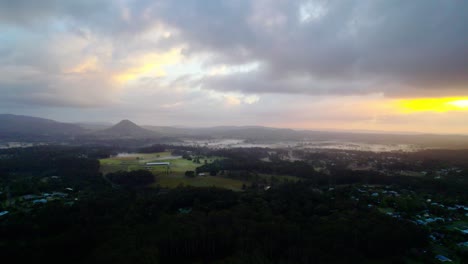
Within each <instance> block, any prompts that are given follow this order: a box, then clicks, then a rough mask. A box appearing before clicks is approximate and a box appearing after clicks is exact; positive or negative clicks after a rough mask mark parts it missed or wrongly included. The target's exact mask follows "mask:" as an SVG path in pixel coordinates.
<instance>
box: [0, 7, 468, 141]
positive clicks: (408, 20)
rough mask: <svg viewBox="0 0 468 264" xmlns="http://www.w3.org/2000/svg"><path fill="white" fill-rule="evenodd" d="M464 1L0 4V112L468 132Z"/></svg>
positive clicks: (191, 122) (68, 118) (196, 122)
mask: <svg viewBox="0 0 468 264" xmlns="http://www.w3.org/2000/svg"><path fill="white" fill-rule="evenodd" d="M467 14H468V1H442V0H412V1H407V0H393V1H388V0H385V1H384V0H345V1H342V0H340V1H334V0H297V1H294V0H275V1H273V0H272V1H269V0H251V1H247V0H135V1H130V0H112V1H111V0H69V1H60V0H41V1H37V0H0V113H11V114H23V115H32V116H39V117H45V118H51V119H55V120H59V121H67V122H83V121H89V122H101V121H105V122H118V121H119V120H121V119H130V120H132V121H134V122H136V123H138V124H144V125H177V126H193V127H202V126H218V125H263V126H271V127H288V128H295V129H312V130H314V129H315V130H327V129H332V130H378V131H398V132H401V131H408V132H425V133H459V134H468V15H467Z"/></svg>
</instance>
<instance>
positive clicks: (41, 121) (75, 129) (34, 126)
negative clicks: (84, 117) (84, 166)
mask: <svg viewBox="0 0 468 264" xmlns="http://www.w3.org/2000/svg"><path fill="white" fill-rule="evenodd" d="M85 132H86V130H85V129H83V128H82V127H80V126H77V125H74V124H69V123H61V122H57V121H54V120H50V119H45V118H39V117H31V116H22V115H11V114H0V139H11V140H14V139H16V140H30V139H37V140H45V139H50V138H66V137H70V136H76V135H79V134H82V133H85ZM34 141H35V140H34Z"/></svg>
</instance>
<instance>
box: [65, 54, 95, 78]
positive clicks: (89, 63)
mask: <svg viewBox="0 0 468 264" xmlns="http://www.w3.org/2000/svg"><path fill="white" fill-rule="evenodd" d="M98 69H99V67H98V59H97V58H96V57H90V58H87V59H85V60H83V61H82V62H81V63H79V64H78V65H76V66H74V67H73V68H71V69H69V70H67V71H65V72H66V73H78V74H79V73H87V72H93V71H97V70H98Z"/></svg>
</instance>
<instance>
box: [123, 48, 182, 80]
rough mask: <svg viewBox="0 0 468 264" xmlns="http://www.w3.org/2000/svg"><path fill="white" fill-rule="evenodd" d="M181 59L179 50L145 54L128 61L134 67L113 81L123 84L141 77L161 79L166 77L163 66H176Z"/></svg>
mask: <svg viewBox="0 0 468 264" xmlns="http://www.w3.org/2000/svg"><path fill="white" fill-rule="evenodd" d="M181 59H182V54H181V49H171V50H170V51H168V52H165V53H150V54H145V55H142V56H140V57H137V58H134V59H132V60H130V64H133V65H134V66H133V67H131V68H128V69H126V70H124V71H122V72H120V73H118V74H116V75H114V80H116V81H117V82H120V83H125V82H128V81H132V80H135V79H138V78H140V77H143V76H153V77H162V76H165V75H166V72H165V70H164V67H165V66H168V65H173V64H176V63H178V62H180V60H181Z"/></svg>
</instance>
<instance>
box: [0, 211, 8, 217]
mask: <svg viewBox="0 0 468 264" xmlns="http://www.w3.org/2000/svg"><path fill="white" fill-rule="evenodd" d="M8 213H9V212H8V211H1V212H0V216H4V215H6V214H8Z"/></svg>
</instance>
